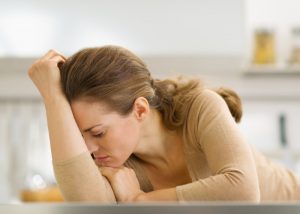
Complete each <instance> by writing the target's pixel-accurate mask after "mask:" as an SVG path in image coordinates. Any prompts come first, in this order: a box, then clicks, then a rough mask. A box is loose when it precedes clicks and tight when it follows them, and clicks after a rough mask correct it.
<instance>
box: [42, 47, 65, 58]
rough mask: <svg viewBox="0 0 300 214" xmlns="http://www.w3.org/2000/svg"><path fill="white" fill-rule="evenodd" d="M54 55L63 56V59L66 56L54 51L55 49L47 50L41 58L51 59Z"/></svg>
mask: <svg viewBox="0 0 300 214" xmlns="http://www.w3.org/2000/svg"><path fill="white" fill-rule="evenodd" d="M55 56H60V57H61V58H63V59H64V60H66V57H65V56H64V55H62V54H61V53H59V52H57V51H55V50H52V49H51V50H49V51H48V52H47V53H46V54H45V55H44V56H43V57H42V58H41V60H48V59H52V58H53V57H55Z"/></svg>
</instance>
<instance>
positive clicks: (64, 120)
mask: <svg viewBox="0 0 300 214" xmlns="http://www.w3.org/2000/svg"><path fill="white" fill-rule="evenodd" d="M44 103H45V107H46V114H47V122H48V129H49V136H50V143H51V152H52V158H53V161H54V162H61V161H65V160H68V159H70V158H72V157H74V156H77V155H79V154H81V153H83V152H86V151H87V147H86V145H85V143H84V139H83V137H82V135H81V133H80V131H79V128H78V126H77V124H76V122H75V119H74V116H73V113H72V110H71V107H70V104H69V103H68V101H67V99H66V98H65V97H64V95H60V94H59V95H55V97H52V98H48V99H45V100H44Z"/></svg>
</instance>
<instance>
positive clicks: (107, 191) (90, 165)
mask: <svg viewBox="0 0 300 214" xmlns="http://www.w3.org/2000/svg"><path fill="white" fill-rule="evenodd" d="M53 169H54V173H55V177H56V180H57V183H58V186H59V189H60V191H61V192H62V195H63V197H64V199H65V200H66V201H85V202H102V203H115V202H116V199H115V196H114V193H113V190H112V188H111V186H110V184H109V182H108V181H107V179H106V178H105V177H103V176H102V175H101V173H100V171H99V169H98V167H97V166H96V164H95V163H94V162H93V159H92V158H91V155H90V154H89V152H84V153H82V154H80V155H78V156H75V157H73V158H71V159H69V160H66V161H63V162H53Z"/></svg>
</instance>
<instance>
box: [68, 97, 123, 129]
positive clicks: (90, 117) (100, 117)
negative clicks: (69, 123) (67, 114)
mask: <svg viewBox="0 0 300 214" xmlns="http://www.w3.org/2000/svg"><path fill="white" fill-rule="evenodd" d="M71 108H72V112H73V115H74V118H75V120H76V123H77V125H78V126H79V128H80V129H81V130H82V129H84V128H86V127H89V126H93V125H95V124H97V123H104V124H105V123H109V122H110V121H112V120H116V119H117V118H118V117H119V115H118V114H117V113H115V112H113V111H112V110H110V109H109V108H108V106H107V105H106V104H105V103H103V102H99V101H89V100H76V101H74V102H72V103H71Z"/></svg>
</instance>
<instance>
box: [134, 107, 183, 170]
mask: <svg viewBox="0 0 300 214" xmlns="http://www.w3.org/2000/svg"><path fill="white" fill-rule="evenodd" d="M141 130H142V135H141V139H140V142H139V144H138V146H137V148H136V150H135V152H134V154H135V155H136V156H137V157H138V158H139V159H141V160H142V161H143V162H144V163H145V164H147V165H151V166H153V167H156V168H161V167H168V166H170V165H172V164H174V161H176V159H177V158H178V155H181V154H182V143H181V139H180V137H179V135H178V133H177V132H176V131H171V130H168V129H166V128H165V127H164V125H163V123H162V119H161V116H160V114H159V112H158V111H157V110H151V112H150V115H149V117H147V118H146V119H145V121H144V122H143V124H142V127H141Z"/></svg>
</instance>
